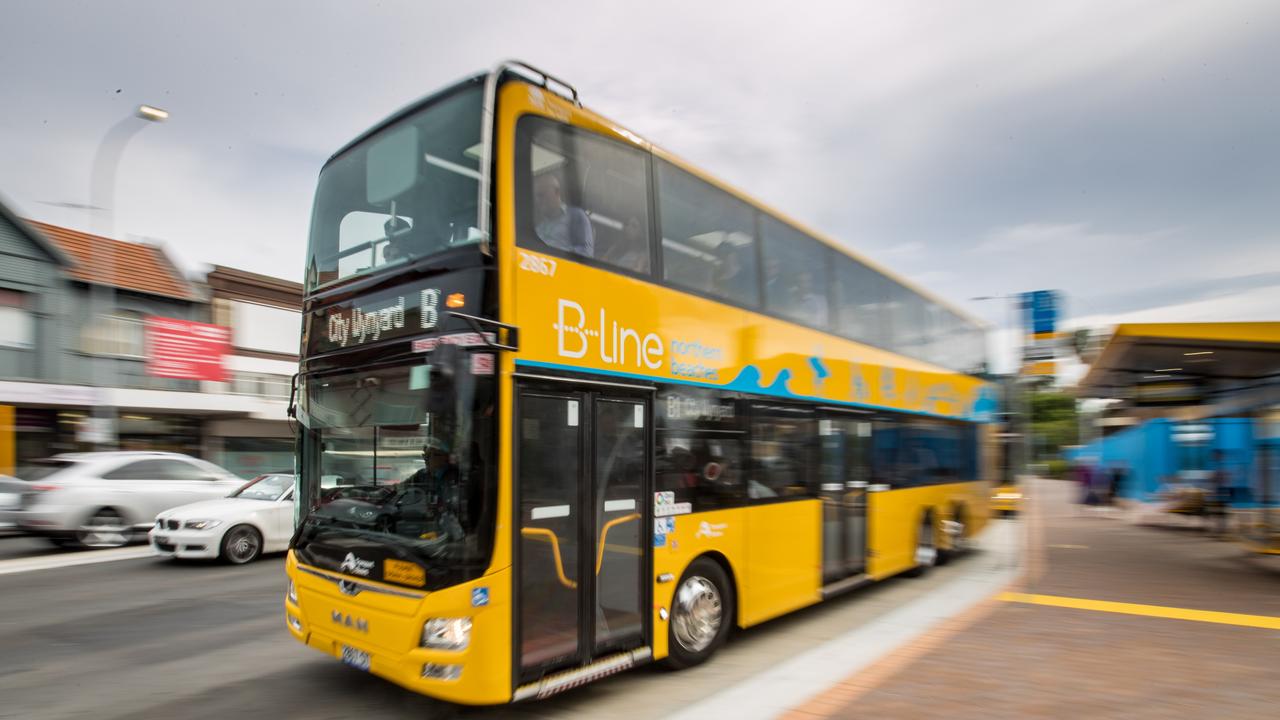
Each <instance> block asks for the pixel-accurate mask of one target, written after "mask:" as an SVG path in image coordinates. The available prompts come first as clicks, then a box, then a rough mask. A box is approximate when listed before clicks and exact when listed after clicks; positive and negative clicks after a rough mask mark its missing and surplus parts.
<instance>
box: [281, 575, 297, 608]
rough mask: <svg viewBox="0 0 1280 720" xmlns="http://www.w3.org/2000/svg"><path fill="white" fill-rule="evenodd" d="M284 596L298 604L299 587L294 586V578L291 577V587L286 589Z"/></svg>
mask: <svg viewBox="0 0 1280 720" xmlns="http://www.w3.org/2000/svg"><path fill="white" fill-rule="evenodd" d="M284 596H285V597H286V598H288V600H289V602H291V603H293V604H294V605H297V604H298V588H296V587H294V586H293V578H289V589H288V590H286V591H285V593H284Z"/></svg>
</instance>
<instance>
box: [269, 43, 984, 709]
mask: <svg viewBox="0 0 1280 720" xmlns="http://www.w3.org/2000/svg"><path fill="white" fill-rule="evenodd" d="M305 292H306V299H305V314H304V337H303V349H302V350H303V359H302V367H301V372H300V374H299V379H298V385H297V390H296V401H295V403H294V407H293V412H294V413H295V415H296V417H297V419H298V421H299V428H300V429H299V438H298V473H299V492H298V493H297V497H298V506H297V517H296V521H297V532H296V535H295V536H294V539H293V542H292V546H291V550H290V553H289V557H288V562H287V572H288V577H289V590H288V595H287V598H286V601H285V615H286V622H287V625H288V628H289V632H290V633H292V635H293V636H294V638H295V639H297V640H298V641H299V642H302V643H304V644H306V645H308V646H310V647H313V648H315V649H317V650H319V651H321V652H323V653H327V654H329V655H332V656H333V657H335V658H337V659H340V660H342V661H344V662H346V663H347V664H349V665H352V666H354V667H356V668H359V669H361V670H365V671H368V672H372V673H374V674H376V675H379V676H381V677H383V678H386V679H388V680H390V681H392V682H395V683H397V684H399V685H402V686H404V687H406V688H409V689H411V690H414V691H417V692H421V693H425V694H428V695H432V696H435V697H439V698H444V699H447V700H450V701H454V702H459V703H466V704H492V703H504V702H510V701H514V700H523V699H529V698H538V697H544V696H546V695H549V694H552V693H555V692H558V691H561V690H564V689H567V688H570V687H574V686H577V685H580V684H583V683H584V682H588V681H591V680H594V679H597V678H600V677H603V676H605V675H609V674H611V673H614V672H617V671H620V670H623V669H626V668H629V667H632V666H634V665H638V664H642V663H645V662H650V661H665V662H667V663H669V664H671V665H673V666H676V667H685V666H690V665H694V664H696V663H699V662H702V661H703V660H705V659H707V658H708V657H709V656H710V655H711V654H712V653H714V652H715V651H716V649H717V648H718V647H719V646H720V645H721V644H722V643H724V641H725V638H726V635H727V634H728V632H729V630H730V628H731V627H733V626H737V627H744V628H745V627H750V626H752V625H756V624H758V623H761V622H764V621H766V620H769V619H771V618H775V617H778V616H779V615H782V614H784V613H787V612H789V611H792V610H795V609H797V608H802V607H805V606H807V605H812V604H814V603H817V602H820V601H822V600H823V599H825V598H828V597H831V596H832V595H834V594H837V593H840V592H842V591H845V590H849V589H852V588H855V587H858V586H860V585H862V584H864V583H868V582H872V581H875V580H879V579H883V578H887V577H890V576H893V575H897V574H900V573H908V572H915V573H918V572H922V571H924V570H927V569H928V568H929V567H930V566H932V565H933V564H935V563H937V562H940V561H942V560H944V559H945V558H946V557H947V555H948V554H949V553H951V552H953V551H955V550H957V549H959V548H960V547H961V546H962V545H963V543H964V542H965V541H966V540H967V539H968V538H969V537H971V536H972V535H973V534H975V533H977V532H978V531H979V530H980V529H981V528H982V526H983V524H984V523H985V521H986V519H987V515H988V508H987V503H988V500H989V497H990V485H989V484H988V483H987V482H986V479H987V478H988V477H990V473H991V471H990V469H989V468H988V467H987V463H986V461H985V460H984V458H985V457H987V454H986V453H985V452H984V448H985V446H986V444H987V438H988V435H989V433H988V432H987V429H986V428H987V425H986V424H985V423H986V421H987V420H989V416H990V415H991V414H992V411H993V410H994V407H993V406H994V399H993V398H994V396H993V394H992V393H991V392H990V390H989V389H988V387H987V386H986V385H985V384H984V383H983V382H982V381H981V380H980V379H978V378H977V377H975V373H977V372H979V371H980V369H981V368H982V366H983V354H984V353H983V344H984V343H983V328H982V327H981V326H980V324H978V323H977V322H976V321H974V320H972V319H970V318H968V317H966V316H965V315H964V314H963V313H961V312H959V311H958V310H955V309H953V308H951V307H949V306H948V305H947V304H946V303H945V302H943V301H941V300H939V299H937V298H935V297H933V296H931V295H929V294H927V293H925V292H923V291H922V290H919V289H917V288H915V287H913V286H912V285H911V284H909V283H907V282H905V281H903V280H901V279H898V278H896V277H894V276H893V275H891V274H889V273H888V272H885V271H884V270H882V269H880V268H877V267H876V266H874V265H872V264H871V263H869V262H867V261H865V260H863V259H860V258H858V257H856V256H854V255H852V254H850V253H849V252H847V251H846V250H845V249H844V248H843V247H841V246H840V245H839V244H836V243H834V242H832V241H831V240H829V239H826V238H824V237H823V236H821V235H820V234H818V233H816V232H814V231H812V230H809V229H807V228H805V227H804V226H803V225H801V224H800V223H797V222H795V221H794V220H791V219H789V218H787V217H786V216H784V215H781V214H779V213H777V212H775V211H773V210H770V209H768V208H766V207H764V206H763V205H762V204H760V203H758V202H756V201H754V200H752V199H751V198H750V197H748V196H747V195H746V194H744V193H742V192H739V191H737V190H734V189H733V188H730V187H729V186H727V185H726V184H724V183H721V182H719V181H717V180H714V179H712V178H711V177H710V176H708V175H706V174H705V173H703V172H701V171H699V170H697V169H696V168H694V167H692V166H690V165H689V164H688V163H685V162H683V161H681V160H679V159H678V158H676V157H674V156H673V155H671V154H669V153H667V152H665V151H663V150H661V149H659V148H657V147H655V146H653V145H651V144H650V143H649V142H647V141H646V140H644V139H642V138H640V137H638V136H637V135H635V134H634V133H631V132H629V131H627V130H626V129H624V128H622V127H621V126H620V125H617V124H615V123H613V122H611V121H609V120H606V119H605V118H602V117H600V116H599V115H597V114H595V113H593V112H591V111H589V110H587V109H585V108H584V107H582V105H581V103H580V102H579V101H578V96H577V92H576V91H575V90H574V89H573V88H572V87H570V86H569V85H568V84H566V83H564V82H561V81H559V80H557V79H555V78H553V77H550V76H548V75H546V74H544V73H542V72H539V71H537V70H535V69H533V68H531V67H529V66H526V65H523V64H519V63H504V64H502V65H501V66H499V67H498V68H497V69H495V70H494V71H492V72H489V73H486V74H483V75H479V76H476V77H473V78H469V79H467V80H465V81H463V82H460V83H458V84H456V85H453V86H451V87H449V88H446V89H444V90H442V91H440V92H438V93H436V94H434V95H431V96H429V97H427V98H425V99H424V100H421V101H420V102H417V103H415V104H413V105H411V106H409V107H407V108H405V109H403V110H401V111H400V112H397V113H396V114H394V115H392V116H391V117H389V118H388V119H387V120H385V121H384V122H382V123H381V124H379V125H378V126H376V127H374V128H373V129H371V130H369V131H368V132H366V133H365V134H363V135H361V136H360V137H358V138H357V139H356V140H355V141H353V142H352V143H350V144H349V145H347V146H346V147H344V148H343V149H342V150H340V151H339V152H338V153H336V154H335V155H334V156H333V157H332V158H331V159H330V160H329V162H328V163H327V164H326V165H325V167H324V169H323V170H322V172H321V174H320V178H319V186H318V190H317V194H316V200H315V206H314V213H313V219H312V225H311V237H310V245H309V250H308V256H307V265H306V283H305Z"/></svg>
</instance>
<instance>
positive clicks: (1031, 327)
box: [1022, 290, 1058, 335]
mask: <svg viewBox="0 0 1280 720" xmlns="http://www.w3.org/2000/svg"><path fill="white" fill-rule="evenodd" d="M1022 317H1023V324H1024V325H1025V327H1026V330H1027V332H1028V333H1030V334H1032V335H1042V334H1045V333H1052V332H1054V331H1055V330H1056V329H1057V326H1058V293H1057V291H1055V290H1035V291H1033V292H1025V293H1022Z"/></svg>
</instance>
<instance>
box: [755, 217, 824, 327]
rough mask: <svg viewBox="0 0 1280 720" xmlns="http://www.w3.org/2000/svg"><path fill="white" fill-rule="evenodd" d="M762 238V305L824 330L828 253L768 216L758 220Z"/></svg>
mask: <svg viewBox="0 0 1280 720" xmlns="http://www.w3.org/2000/svg"><path fill="white" fill-rule="evenodd" d="M760 233H761V235H763V236H764V306H765V308H766V309H768V310H770V311H771V312H775V313H777V314H779V315H781V316H782V317H784V318H787V319H788V320H792V321H795V322H798V323H803V324H805V325H809V326H810V327H816V328H819V329H823V330H826V329H828V328H829V327H830V325H831V323H830V319H831V313H830V311H829V308H828V303H827V267H828V266H829V265H830V262H829V260H828V258H829V250H828V249H827V248H826V246H824V245H822V244H821V243H819V242H818V241H816V240H814V239H813V238H811V237H809V236H808V235H805V234H804V233H802V232H800V231H798V230H796V229H795V228H792V227H791V226H790V225H787V224H785V223H783V222H780V221H778V220H775V219H774V218H772V217H770V216H768V215H762V216H761V217H760Z"/></svg>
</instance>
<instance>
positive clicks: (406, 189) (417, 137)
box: [306, 85, 482, 290]
mask: <svg viewBox="0 0 1280 720" xmlns="http://www.w3.org/2000/svg"><path fill="white" fill-rule="evenodd" d="M481 101H482V89H481V88H480V86H479V85H473V86H470V87H467V88H465V89H462V90H459V91H457V92H454V93H452V94H450V95H448V96H446V97H444V98H441V99H439V100H436V101H435V102H432V103H430V104H429V105H427V106H426V107H424V108H422V109H420V110H418V111H416V112H414V113H412V114H410V115H408V116H406V117H403V118H401V119H399V120H397V121H395V122H394V123H392V124H390V125H388V126H387V127H385V128H383V129H381V130H379V131H377V132H376V133H374V134H372V135H370V136H369V137H367V138H364V139H363V140H361V141H360V142H359V143H357V144H356V145H354V146H352V147H351V148H348V149H347V150H346V151H345V152H343V153H342V154H341V155H339V156H338V157H336V158H334V159H333V160H331V161H330V162H329V163H328V164H327V165H325V167H324V170H322V171H321V172H320V183H319V187H318V189H317V190H316V201H315V208H314V211H313V213H312V218H311V242H310V248H309V251H308V258H307V271H306V285H307V289H308V290H313V289H315V288H317V287H321V286H324V285H327V284H329V283H332V282H334V281H337V280H341V279H343V278H347V277H351V276H354V275H361V274H364V273H368V272H372V271H374V270H377V269H381V268H383V267H389V266H393V265H398V264H404V263H407V262H409V261H411V260H415V259H418V258H422V257H426V256H428V255H432V254H435V253H438V252H440V251H442V250H446V249H448V248H450V247H453V246H457V245H465V244H468V243H474V242H477V241H479V240H480V239H481V238H480V233H479V230H478V228H477V226H478V221H477V220H478V213H477V202H476V201H477V197H478V192H479V182H480V156H481V152H480V149H481V144H480V143H481V139H480V128H481V118H480V116H481Z"/></svg>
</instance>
